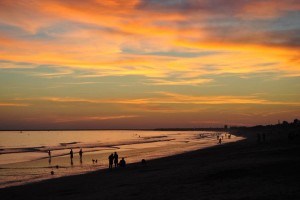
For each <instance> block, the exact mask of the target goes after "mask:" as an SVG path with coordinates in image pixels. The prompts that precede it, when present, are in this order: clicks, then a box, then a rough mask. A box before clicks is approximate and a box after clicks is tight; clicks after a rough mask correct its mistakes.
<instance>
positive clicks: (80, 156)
mask: <svg viewBox="0 0 300 200" xmlns="http://www.w3.org/2000/svg"><path fill="white" fill-rule="evenodd" d="M82 153H83V152H82V148H80V150H79V159H80V163H82Z"/></svg>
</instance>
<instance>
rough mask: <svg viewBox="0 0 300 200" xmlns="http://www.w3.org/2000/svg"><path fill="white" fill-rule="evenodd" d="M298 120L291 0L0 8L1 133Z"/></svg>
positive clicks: (55, 2)
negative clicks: (28, 130) (16, 130)
mask: <svg viewBox="0 0 300 200" xmlns="http://www.w3.org/2000/svg"><path fill="white" fill-rule="evenodd" d="M295 118H298V119H299V118H300V1H299V0H84V1H75V0H17V1H12V0H0V129H2V130H3V129H70V128H71V129H85V128H91V129H95V128H96V129H98V128H99V129H127V128H163V127H165V128H166V127H223V126H224V125H225V124H228V125H229V126H236V125H238V126H244V125H245V126H251V125H257V124H275V123H277V122H278V120H281V121H282V120H287V121H292V120H293V119H295Z"/></svg>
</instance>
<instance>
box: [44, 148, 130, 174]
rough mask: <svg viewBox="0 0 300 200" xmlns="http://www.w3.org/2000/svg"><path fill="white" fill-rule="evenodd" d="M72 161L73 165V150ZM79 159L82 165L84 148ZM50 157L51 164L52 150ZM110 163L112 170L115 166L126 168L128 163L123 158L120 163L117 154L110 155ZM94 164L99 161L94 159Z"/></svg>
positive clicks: (71, 152)
mask: <svg viewBox="0 0 300 200" xmlns="http://www.w3.org/2000/svg"><path fill="white" fill-rule="evenodd" d="M69 154H70V159H71V165H73V158H74V152H73V149H72V148H71V149H70V152H69ZM78 154H79V159H80V163H82V155H83V151H82V148H80V150H79V152H78ZM48 156H49V160H50V161H49V163H50V162H51V157H52V155H51V150H48ZM108 161H109V169H112V168H113V166H115V168H117V167H118V166H119V167H125V166H126V161H125V159H124V157H122V159H121V160H120V162H119V155H118V154H117V152H114V153H112V154H111V155H109V157H108ZM93 163H97V160H94V159H93Z"/></svg>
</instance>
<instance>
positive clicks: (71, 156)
mask: <svg viewBox="0 0 300 200" xmlns="http://www.w3.org/2000/svg"><path fill="white" fill-rule="evenodd" d="M70 158H71V160H73V150H72V149H71V150H70Z"/></svg>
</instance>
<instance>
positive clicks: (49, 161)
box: [48, 150, 51, 165]
mask: <svg viewBox="0 0 300 200" xmlns="http://www.w3.org/2000/svg"><path fill="white" fill-rule="evenodd" d="M48 156H49V159H48V163H49V165H50V164H51V151H50V150H48Z"/></svg>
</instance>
